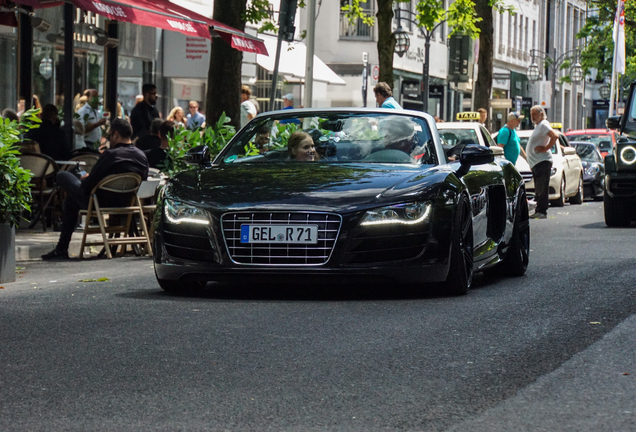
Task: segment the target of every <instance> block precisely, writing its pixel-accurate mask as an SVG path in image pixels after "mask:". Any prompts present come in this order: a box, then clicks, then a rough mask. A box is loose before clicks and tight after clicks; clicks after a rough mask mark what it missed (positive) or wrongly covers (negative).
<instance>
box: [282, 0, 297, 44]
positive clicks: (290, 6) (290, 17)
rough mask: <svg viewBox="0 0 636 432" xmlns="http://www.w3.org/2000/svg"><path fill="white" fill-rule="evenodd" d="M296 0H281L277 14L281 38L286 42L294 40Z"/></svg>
mask: <svg viewBox="0 0 636 432" xmlns="http://www.w3.org/2000/svg"><path fill="white" fill-rule="evenodd" d="M297 5H298V0H281V2H280V12H279V16H278V27H279V30H278V31H279V32H280V33H281V35H282V38H283V40H284V41H286V42H292V41H293V40H294V33H295V32H296V27H294V19H295V18H296V7H297Z"/></svg>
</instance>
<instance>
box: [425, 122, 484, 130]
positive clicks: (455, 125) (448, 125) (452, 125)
mask: <svg viewBox="0 0 636 432" xmlns="http://www.w3.org/2000/svg"><path fill="white" fill-rule="evenodd" d="M435 126H437V129H479V126H482V124H481V123H478V122H441V123H435Z"/></svg>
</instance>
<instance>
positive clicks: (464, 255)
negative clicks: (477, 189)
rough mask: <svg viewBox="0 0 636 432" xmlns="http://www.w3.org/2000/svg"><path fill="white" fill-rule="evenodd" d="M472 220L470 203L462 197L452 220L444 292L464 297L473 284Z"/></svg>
mask: <svg viewBox="0 0 636 432" xmlns="http://www.w3.org/2000/svg"><path fill="white" fill-rule="evenodd" d="M473 253H474V251H473V218H472V211H471V209H470V202H469V201H468V198H467V197H466V196H465V195H462V196H461V198H460V199H459V202H458V203H457V209H456V210H455V216H454V220H453V232H452V243H451V260H450V267H449V270H448V276H447V278H446V283H445V285H446V292H448V293H449V294H452V295H464V294H466V293H467V292H468V290H469V289H470V286H471V284H472V282H473V272H474V257H473Z"/></svg>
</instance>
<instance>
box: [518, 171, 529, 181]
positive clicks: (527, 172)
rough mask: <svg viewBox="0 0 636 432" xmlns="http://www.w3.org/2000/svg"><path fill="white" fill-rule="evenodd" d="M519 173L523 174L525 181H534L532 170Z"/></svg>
mask: <svg viewBox="0 0 636 432" xmlns="http://www.w3.org/2000/svg"><path fill="white" fill-rule="evenodd" d="M519 174H521V177H522V178H523V182H524V183H530V182H531V181H532V171H523V172H520V173H519Z"/></svg>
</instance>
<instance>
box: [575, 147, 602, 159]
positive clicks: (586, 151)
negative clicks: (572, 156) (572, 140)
mask: <svg viewBox="0 0 636 432" xmlns="http://www.w3.org/2000/svg"><path fill="white" fill-rule="evenodd" d="M572 146H573V147H574V148H575V149H576V154H578V155H579V157H580V158H581V160H583V161H588V162H601V156H600V155H599V154H598V153H597V152H596V146H594V144H572Z"/></svg>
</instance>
